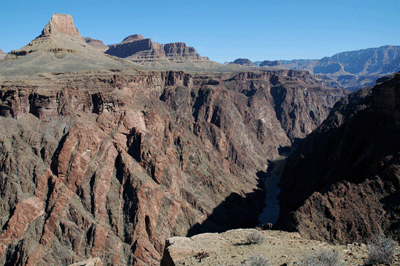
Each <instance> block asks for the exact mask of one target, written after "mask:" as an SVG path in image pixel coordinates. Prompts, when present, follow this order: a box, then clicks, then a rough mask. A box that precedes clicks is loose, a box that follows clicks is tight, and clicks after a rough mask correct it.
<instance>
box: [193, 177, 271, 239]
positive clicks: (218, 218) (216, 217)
mask: <svg viewBox="0 0 400 266" xmlns="http://www.w3.org/2000/svg"><path fill="white" fill-rule="evenodd" d="M265 176H266V173H265V172H263V171H259V172H258V173H257V177H258V185H257V189H256V190H254V191H253V192H252V193H248V194H246V195H245V196H241V195H239V194H237V193H232V194H230V195H229V196H228V197H227V198H226V199H225V200H224V201H223V202H222V203H221V204H220V205H218V206H217V207H216V208H215V209H214V211H213V212H212V214H211V215H210V216H209V217H208V218H207V219H206V220H205V221H204V222H203V223H201V224H199V223H197V224H195V225H194V226H193V227H192V228H191V229H190V230H189V232H188V234H187V236H188V237H191V236H193V235H196V234H200V233H221V232H225V231H227V230H230V229H236V228H254V227H256V226H257V224H258V216H259V215H260V213H261V212H262V210H263V208H264V207H265V193H266V192H265V188H264V178H265Z"/></svg>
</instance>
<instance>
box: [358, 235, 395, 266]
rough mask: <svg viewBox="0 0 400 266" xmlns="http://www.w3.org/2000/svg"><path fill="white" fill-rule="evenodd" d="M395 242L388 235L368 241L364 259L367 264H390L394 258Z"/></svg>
mask: <svg viewBox="0 0 400 266" xmlns="http://www.w3.org/2000/svg"><path fill="white" fill-rule="evenodd" d="M395 251H396V242H395V241H394V240H393V239H392V238H389V237H384V236H380V237H378V238H377V239H375V241H373V242H368V244H367V252H368V258H367V259H366V262H365V263H366V264H367V265H378V264H383V263H388V264H390V263H391V262H392V261H393V259H394V253H395Z"/></svg>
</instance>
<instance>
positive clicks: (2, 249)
mask: <svg viewBox="0 0 400 266" xmlns="http://www.w3.org/2000/svg"><path fill="white" fill-rule="evenodd" d="M0 88H1V89H0V99H1V101H0V114H1V118H0V119H1V123H0V150H1V153H0V154H1V158H0V174H1V179H0V182H1V185H0V195H1V202H2V204H1V205H0V226H1V228H2V231H1V233H0V264H1V265H5V264H7V265H9V264H13V265H44V264H45V265H68V264H71V263H74V262H76V261H83V260H85V259H88V258H91V257H99V258H101V259H102V261H103V262H104V263H105V264H110V265H156V264H158V263H159V261H160V260H161V257H162V253H163V250H164V243H165V239H167V238H169V237H171V236H185V235H187V234H188V233H189V234H192V233H197V232H204V231H207V230H213V231H220V230H226V229H229V228H236V227H251V226H255V225H256V223H257V222H258V221H257V217H258V214H259V213H260V212H261V210H262V208H263V206H262V203H263V202H264V201H263V198H264V195H265V194H264V193H263V192H262V190H261V189H260V188H259V182H260V180H259V179H258V178H257V173H258V172H259V171H264V170H265V169H266V168H267V166H268V159H272V158H274V157H276V156H278V155H279V149H280V148H281V147H285V146H290V145H291V143H292V141H293V140H294V139H295V138H299V137H302V136H304V134H306V133H307V132H308V131H311V130H312V129H313V127H315V126H316V124H317V123H318V121H322V120H323V119H324V115H325V114H326V113H327V112H328V109H329V107H330V106H329V105H330V104H331V103H333V102H334V101H335V100H337V99H338V98H339V97H341V96H343V95H345V94H346V91H343V90H336V89H329V88H321V87H319V85H318V84H317V83H316V82H315V80H313V79H312V77H311V76H309V75H308V74H307V72H298V71H280V72H263V73H250V72H248V73H241V74H238V75H233V76H232V75H231V74H224V75H209V76H207V75H200V74H197V75H194V74H186V73H184V72H173V71H172V72H138V71H136V70H112V71H92V72H75V73H59V72H58V73H53V74H49V73H48V74H41V75H40V76H32V77H31V80H25V81H23V80H16V81H4V82H2V83H1V84H0ZM300 101H301V102H300ZM303 101H304V103H302V102H303ZM307 102H308V103H307ZM291 103H292V104H291ZM306 103H307V104H306ZM311 103H312V104H311ZM325 109H326V110H325ZM311 111H312V112H313V113H314V115H311ZM257 203H258V204H257ZM238 217H240V218H238Z"/></svg>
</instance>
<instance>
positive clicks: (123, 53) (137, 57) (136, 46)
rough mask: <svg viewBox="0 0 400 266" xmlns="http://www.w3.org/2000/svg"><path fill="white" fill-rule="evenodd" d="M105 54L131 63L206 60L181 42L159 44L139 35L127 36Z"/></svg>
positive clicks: (111, 46) (110, 47)
mask: <svg viewBox="0 0 400 266" xmlns="http://www.w3.org/2000/svg"><path fill="white" fill-rule="evenodd" d="M106 54H109V55H113V56H117V57H121V58H128V59H130V60H132V61H137V62H142V61H143V60H156V59H158V60H162V59H168V60H183V59H192V60H208V59H207V58H204V57H201V56H200V55H199V54H198V53H197V52H196V50H195V49H194V48H193V47H188V46H186V44H185V43H183V42H176V43H168V44H159V43H156V42H153V41H152V40H151V39H145V38H143V36H142V35H140V34H135V35H131V36H128V37H127V38H125V39H124V40H123V41H122V42H121V43H119V44H113V45H110V46H109V49H108V50H107V51H106Z"/></svg>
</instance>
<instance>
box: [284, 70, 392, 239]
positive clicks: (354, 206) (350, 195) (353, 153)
mask: <svg viewBox="0 0 400 266" xmlns="http://www.w3.org/2000/svg"><path fill="white" fill-rule="evenodd" d="M379 82H380V81H379ZM379 82H378V85H376V86H375V87H374V88H373V89H372V90H371V89H364V90H361V91H358V92H356V93H353V94H351V95H350V96H348V97H347V98H344V99H342V100H341V101H339V102H338V103H337V104H336V105H335V107H334V109H333V110H332V112H331V113H330V115H329V117H328V118H327V120H326V121H324V123H323V124H322V125H321V126H320V127H318V128H317V129H316V130H315V131H314V132H313V133H312V134H310V135H309V136H308V137H307V138H306V139H305V141H304V142H303V143H302V144H301V145H300V146H299V147H298V148H297V149H296V150H295V151H294V152H293V154H292V155H291V156H290V157H289V158H288V160H287V163H286V166H285V170H284V173H283V175H282V179H281V188H282V191H281V194H280V196H279V198H280V206H281V213H280V217H279V219H278V222H277V228H281V229H284V230H289V231H298V232H299V233H300V234H301V235H302V236H303V237H307V238H311V239H317V240H323V241H329V242H332V243H351V242H365V241H367V240H369V239H371V238H373V237H374V236H377V235H379V234H384V235H387V236H390V237H392V238H394V239H396V240H397V241H399V240H400V234H399V228H398V226H397V225H398V223H399V221H400V213H399V208H398V204H397V203H398V202H399V200H400V198H399V193H398V191H399V190H398V188H399V183H400V179H399V178H400V175H399V169H400V161H399V152H398V151H399V150H400V143H399V140H398V136H399V135H400V131H399V130H400V127H399V121H400V110H399V105H398V103H399V102H400V97H399V95H400V93H399V88H400V74H399V73H397V74H395V75H394V76H393V77H392V79H389V80H387V79H385V81H383V82H382V83H379Z"/></svg>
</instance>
